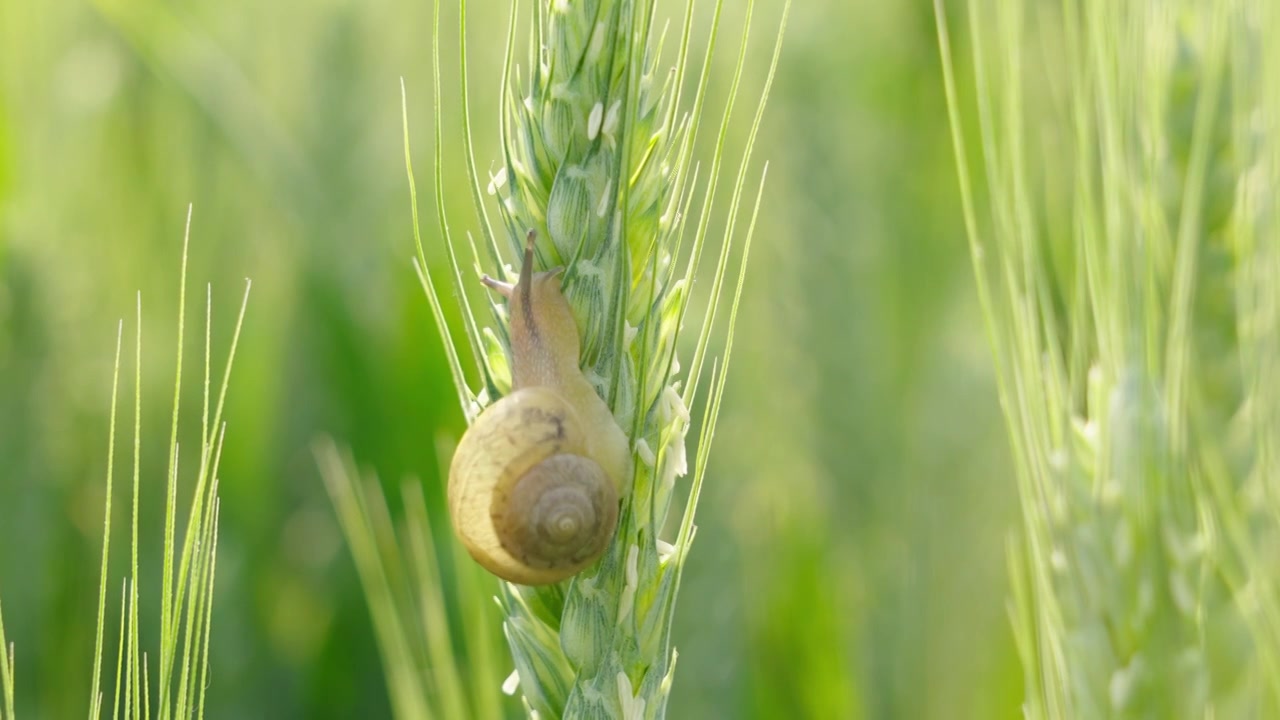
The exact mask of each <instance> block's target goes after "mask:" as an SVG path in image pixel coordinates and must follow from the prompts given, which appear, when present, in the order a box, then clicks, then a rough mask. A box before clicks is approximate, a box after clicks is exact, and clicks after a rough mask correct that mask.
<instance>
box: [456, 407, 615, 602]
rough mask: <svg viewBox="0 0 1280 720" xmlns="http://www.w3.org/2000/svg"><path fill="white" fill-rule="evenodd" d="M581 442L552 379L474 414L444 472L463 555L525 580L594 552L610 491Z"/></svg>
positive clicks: (551, 575)
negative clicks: (549, 383)
mask: <svg viewBox="0 0 1280 720" xmlns="http://www.w3.org/2000/svg"><path fill="white" fill-rule="evenodd" d="M589 452H590V449H589V445H588V438H587V436H586V433H585V432H584V431H583V428H582V421H581V418H579V417H578V413H577V411H576V410H575V409H574V408H573V406H572V405H570V404H569V403H568V402H567V401H566V400H565V399H564V398H563V397H562V396H561V395H560V394H559V393H556V392H555V391H554V390H552V389H549V388H546V387H539V386H534V387H529V388H524V389H522V390H517V391H516V392H514V393H512V394H511V395H508V396H507V397H505V398H503V399H502V400H501V401H500V402H498V403H497V404H495V405H494V406H493V407H491V408H490V409H489V410H488V411H487V412H485V413H484V414H483V415H481V416H480V418H479V419H478V420H477V421H476V423H475V424H474V425H473V426H472V427H471V429H470V430H469V431H467V434H466V435H465V436H464V437H463V440H462V444H460V445H459V446H458V452H457V453H456V454H455V455H454V460H453V466H452V467H451V468H450V472H449V476H450V478H451V480H450V483H449V510H450V513H451V514H452V516H453V518H454V525H455V527H457V528H458V529H459V535H460V537H461V539H462V542H463V545H464V546H465V547H466V548H467V551H468V552H469V553H470V554H471V556H472V557H473V558H475V559H476V561H477V562H479V563H480V564H481V565H483V566H484V567H485V569H487V570H488V571H489V572H491V573H493V574H495V575H497V576H499V577H501V578H504V579H506V580H510V581H511V582H515V583H520V584H523V585H542V584H547V583H553V582H558V581H560V580H563V579H565V578H567V577H569V576H571V575H574V574H576V573H578V572H579V571H581V570H582V569H583V568H585V567H586V566H588V565H590V564H591V563H592V562H594V561H595V559H596V558H597V557H599V555H600V554H601V553H602V552H604V549H605V548H606V547H607V546H608V544H609V541H610V540H611V539H612V538H613V530H614V527H615V526H616V525H617V520H618V491H617V488H616V487H615V485H614V483H613V481H612V480H611V479H610V478H609V477H608V475H607V474H606V473H605V471H604V469H603V468H602V467H601V466H600V464H599V463H597V462H596V461H595V460H593V459H591V457H589V455H588V453H589ZM454 479H462V480H463V481H461V482H455V481H454Z"/></svg>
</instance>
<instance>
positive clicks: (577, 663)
mask: <svg viewBox="0 0 1280 720" xmlns="http://www.w3.org/2000/svg"><path fill="white" fill-rule="evenodd" d="M788 9H789V5H788ZM722 11H723V2H717V3H716V6H715V11H714V17H713V20H712V25H711V28H710V31H709V35H708V48H707V55H706V57H705V58H704V60H703V62H702V68H701V71H700V72H699V73H698V74H697V75H696V82H695V87H694V89H693V98H692V109H691V110H688V111H685V110H683V109H682V108H683V107H684V103H683V102H682V100H683V98H682V90H683V89H684V87H685V85H686V76H687V75H688V74H689V68H690V66H691V60H690V56H689V55H690V54H689V47H690V37H691V33H692V31H693V26H694V22H693V20H694V7H693V3H689V4H688V6H687V8H686V13H685V17H684V22H683V26H682V29H681V35H680V39H679V46H678V49H677V52H676V59H675V62H674V66H673V67H671V68H669V69H666V68H665V66H664V65H663V64H662V62H663V53H662V48H663V39H664V38H665V33H658V32H657V31H656V29H655V27H654V16H655V3H654V2H653V1H652V0H642V1H640V2H634V1H624V0H598V1H597V2H564V1H563V0H554V1H552V2H538V3H537V4H536V5H535V6H534V7H533V8H532V10H531V12H530V16H529V22H530V27H531V31H530V37H529V40H528V48H527V50H528V59H527V64H525V65H523V66H521V65H518V64H517V63H516V61H515V47H516V42H515V35H516V32H515V28H516V25H517V21H518V19H519V18H520V17H521V14H520V10H519V7H518V5H513V8H512V15H511V21H510V26H509V30H508V34H507V39H506V45H507V61H506V64H505V67H506V70H505V72H504V75H503V79H502V88H501V90H502V98H503V107H502V111H501V120H500V126H501V129H502V157H501V162H500V165H499V168H500V169H499V170H498V171H497V172H496V173H495V174H494V175H493V176H492V177H490V178H488V179H487V182H483V183H482V181H481V178H480V177H479V175H478V174H477V172H476V170H475V168H476V163H475V159H474V157H475V154H474V149H473V145H474V143H473V140H472V134H471V130H470V128H469V113H470V109H469V102H468V90H467V84H466V83H467V71H466V42H465V41H466V18H467V11H466V3H465V0H464V1H463V2H462V3H461V8H460V16H461V24H460V27H459V33H460V37H461V38H462V42H461V46H462V51H461V71H462V97H461V104H462V110H463V118H464V125H468V127H464V131H463V132H464V138H465V143H464V145H465V150H466V156H467V161H468V171H469V177H470V194H471V195H472V198H473V200H474V203H475V206H476V209H477V212H478V217H479V220H480V223H479V226H480V238H479V240H478V241H477V240H475V238H474V236H473V235H471V234H470V233H468V234H467V243H466V244H465V245H464V246H462V247H458V245H457V244H456V243H455V241H454V239H453V237H454V231H453V228H452V227H451V225H450V223H449V222H448V220H447V217H446V215H445V213H444V212H443V208H444V205H445V199H444V190H445V184H444V182H443V180H442V178H443V170H442V160H441V154H440V152H439V151H438V152H437V154H436V164H435V180H436V183H435V186H436V188H435V195H436V204H437V209H438V211H439V218H440V231H441V234H442V235H443V236H444V238H445V243H446V247H447V248H448V256H449V260H450V268H449V270H450V275H451V281H452V282H453V283H454V284H455V285H456V290H457V292H458V294H459V296H460V297H461V298H462V303H463V318H464V333H463V335H464V337H465V342H466V345H467V348H468V349H469V351H470V354H471V356H472V357H473V358H474V359H475V361H476V367H477V370H478V373H479V379H480V390H479V391H478V392H472V391H471V389H470V388H469V386H468V385H467V383H466V380H465V371H464V369H463V363H462V359H461V358H462V353H461V352H460V351H459V350H458V348H457V347H456V346H455V344H454V342H453V340H452V337H453V336H452V334H451V331H450V329H449V327H448V326H447V324H446V323H445V320H444V317H445V315H444V311H443V308H442V305H441V301H440V297H439V294H438V292H437V291H436V288H435V284H434V281H433V280H432V278H431V275H430V273H429V272H427V267H426V254H425V251H424V250H423V247H422V242H421V239H420V237H421V236H420V233H419V232H418V230H417V217H416V199H415V200H414V212H415V223H414V224H415V237H417V238H418V269H419V272H420V278H421V280H422V282H423V286H424V289H425V290H426V293H427V296H428V298H429V300H430V303H431V306H432V309H433V313H434V316H435V318H436V321H437V323H438V326H439V329H440V332H441V334H442V336H443V337H444V338H445V340H446V352H447V354H448V357H449V363H450V367H451V369H452V373H453V377H454V381H455V384H456V386H457V390H458V396H459V400H460V402H461V403H462V405H463V408H464V409H465V411H466V413H467V416H468V418H469V419H470V418H474V417H475V416H476V415H478V414H479V412H480V411H481V410H482V409H483V408H484V407H486V406H487V405H488V404H489V403H492V402H493V401H495V400H497V399H498V398H499V397H501V396H502V395H503V394H505V393H506V392H507V391H508V390H509V389H510V384H511V379H510V376H509V370H508V362H507V353H508V349H507V346H506V344H507V335H506V327H505V323H506V318H505V314H504V309H503V307H502V306H501V305H500V304H499V303H497V302H495V301H494V300H493V299H492V298H490V299H489V300H488V301H486V302H485V306H486V307H487V310H488V314H489V317H491V318H493V320H494V321H493V322H492V323H491V326H490V328H488V329H484V330H482V329H481V326H482V324H483V322H482V321H481V320H480V319H478V317H477V313H476V311H474V310H473V308H472V305H471V301H470V300H469V299H468V295H469V294H471V293H473V292H475V290H476V288H478V282H477V281H478V279H479V275H480V270H481V268H482V266H487V268H488V270H489V272H490V273H491V274H495V275H498V276H502V275H503V274H506V275H507V276H508V277H512V274H511V272H510V270H509V269H506V265H505V262H504V258H514V257H517V256H518V255H519V250H520V249H521V248H520V246H521V243H523V241H524V238H525V236H526V232H527V231H528V230H534V231H536V237H537V244H536V248H535V257H536V265H537V267H538V269H543V268H547V267H551V266H560V267H563V268H564V269H565V271H564V275H563V280H562V281H563V285H564V288H565V295H566V297H567V298H568V300H569V303H570V305H571V307H572V309H573V314H574V317H575V319H576V321H577V324H578V327H579V332H580V335H581V339H582V362H581V364H582V368H583V371H584V373H585V375H586V376H587V378H588V379H589V380H590V381H591V383H592V384H593V385H594V387H595V388H596V390H597V392H598V393H599V395H600V397H602V398H603V399H604V400H605V401H606V402H607V403H608V405H609V407H610V408H611V409H612V411H613V414H614V417H615V419H616V420H617V421H618V423H619V425H620V426H621V427H622V428H623V429H624V430H625V431H626V432H627V433H628V436H629V438H630V441H631V447H632V451H633V459H634V462H635V472H634V480H633V483H632V487H631V491H630V494H629V495H628V496H627V497H625V498H624V500H623V506H622V513H621V516H620V520H619V528H618V530H617V534H616V536H615V538H614V541H613V543H612V544H611V545H610V547H609V549H608V550H607V551H606V552H605V554H604V556H603V557H602V558H601V560H600V562H599V563H598V564H597V565H595V566H594V567H592V568H590V569H588V570H586V571H584V572H583V573H581V574H580V575H578V576H576V577H575V578H573V579H572V580H571V581H569V582H566V583H562V584H560V585H557V586H552V587H550V588H539V589H533V588H526V587H519V586H516V585H511V584H506V583H504V584H503V585H502V586H501V589H500V593H499V602H500V605H501V607H502V612H503V615H504V617H505V621H504V630H505V634H506V637H507V640H508V644H509V646H510V648H511V652H512V656H513V660H514V664H515V667H516V673H515V675H514V676H513V679H516V680H518V687H519V691H520V693H521V695H522V699H523V702H524V705H525V708H526V710H527V711H528V713H529V714H530V715H531V716H535V717H539V718H560V717H573V718H596V717H602V718H603V717H611V718H614V717H616V718H656V717H663V716H664V713H665V708H666V702H667V697H668V693H669V692H670V688H671V682H672V677H673V672H674V667H675V659H676V654H675V651H674V650H673V649H672V647H671V637H670V631H671V619H672V615H673V612H674V608H675V602H676V595H677V593H678V590H679V586H680V575H681V572H682V570H683V568H684V563H685V559H686V558H687V555H688V552H689V548H690V545H691V544H692V541H693V536H694V527H695V526H694V514H695V511H696V508H697V504H698V499H699V492H700V489H701V485H702V482H703V480H704V473H705V469H706V458H707V453H708V451H709V449H710V446H711V440H712V437H713V436H714V433H715V420H716V416H717V412H718V410H719V407H720V402H721V399H722V397H723V393H724V388H725V378H726V374H725V371H724V368H725V366H726V364H727V362H728V360H729V356H730V353H731V349H732V341H733V325H734V322H735V320H736V316H737V309H738V300H739V298H740V294H741V291H742V284H743V280H744V277H745V270H746V258H747V256H748V254H749V249H750V244H751V238H752V231H753V229H754V227H755V212H754V211H753V212H752V214H751V216H750V218H749V219H748V220H747V221H746V228H745V230H744V231H740V230H739V228H738V225H737V222H738V217H739V214H740V213H739V211H740V210H741V208H742V205H743V193H744V190H745V185H746V178H747V172H748V169H749V166H750V159H751V152H752V149H753V147H754V141H755V137H756V132H757V130H758V128H759V125H760V121H761V113H762V111H763V107H764V102H765V99H766V98H767V95H768V91H769V86H770V85H771V83H772V79H773V73H774V69H775V68H776V66H777V61H778V53H779V50H780V42H781V37H782V32H781V30H780V31H779V33H778V35H777V40H778V42H777V43H776V44H775V47H774V52H773V55H772V59H771V64H770V70H769V75H768V79H767V80H766V82H765V85H764V88H763V90H762V92H761V95H760V100H759V103H758V104H757V107H756V111H755V113H754V117H753V118H752V121H751V130H750V135H749V138H748V140H747V143H746V146H745V148H744V151H743V158H742V161H741V163H740V166H739V169H738V172H737V173H736V175H735V176H734V177H733V179H732V181H731V185H730V190H731V192H730V196H731V197H730V200H729V207H728V209H727V213H726V217H727V219H728V222H727V230H726V238H725V241H724V243H723V244H722V246H721V249H720V252H719V254H718V256H717V257H716V259H715V264H714V268H713V270H712V271H711V272H710V273H707V272H705V270H704V269H703V268H702V260H703V256H704V253H705V251H706V249H707V248H708V236H709V234H710V233H709V227H710V221H711V218H712V217H713V214H714V212H713V211H714V208H713V202H714V200H715V199H716V198H717V188H718V181H719V180H720V177H721V175H722V173H723V172H724V170H723V166H724V160H725V147H726V139H727V135H728V129H729V127H730V118H731V116H732V114H733V109H734V102H735V100H736V98H737V95H738V90H739V83H740V80H741V77H742V73H743V67H744V63H745V58H746V50H747V47H748V35H749V33H750V23H751V18H752V13H753V11H754V2H748V3H747V4H746V6H745V13H746V24H745V26H744V29H743V35H742V38H741V44H740V46H739V50H738V55H737V62H736V65H735V70H734V76H733V79H732V84H731V86H730V93H729V100H728V105H727V106H726V108H725V109H724V110H725V112H724V120H723V121H722V123H721V125H720V127H719V129H718V132H717V134H716V136H715V137H716V139H715V144H714V151H713V158H712V161H711V167H710V170H709V172H708V173H707V175H706V178H707V180H706V183H705V186H704V187H702V188H701V201H700V205H699V209H698V212H697V224H696V226H694V227H689V224H690V223H689V219H690V218H691V212H690V208H691V207H694V203H695V201H696V200H697V199H698V198H697V197H696V196H697V195H698V193H697V192H696V190H697V189H698V186H697V182H696V174H697V173H696V172H695V171H694V168H693V164H692V157H693V140H694V138H695V137H696V136H697V134H698V126H699V121H700V119H701V117H702V116H703V114H704V104H705V102H706V97H707V85H708V81H709V77H710V71H711V59H712V54H713V53H714V51H715V48H716V41H717V38H718V34H719V28H720V18H721V14H722ZM785 13H786V10H784V15H783V25H784V26H785V17H786V15H785ZM439 33H440V25H439V6H438V5H437V7H436V22H435V27H434V38H435V40H436V43H435V46H436V48H438V47H439V42H438V41H439ZM435 68H436V106H437V108H439V107H440V105H441V100H440V92H439V88H440V77H439V68H440V61H439V54H438V49H437V54H436V57H435ZM407 133H408V130H407V119H406V138H407ZM442 145H443V141H442V130H441V128H440V125H439V123H437V126H436V146H437V149H438V150H439V148H440V147H441V146H442ZM407 159H408V152H407V139H406V160H407ZM409 175H410V182H411V192H414V191H413V190H412V178H413V171H412V168H411V167H410V168H409ZM482 185H487V189H488V192H489V194H490V195H493V196H494V197H495V198H496V201H497V202H496V205H497V207H496V218H497V222H494V221H493V220H492V213H491V212H490V211H489V210H488V208H487V205H486V202H485V197H484V194H483V192H482ZM762 187H763V177H762V178H761V188H762ZM414 194H415V195H416V193H414ZM758 206H759V195H757V196H756V201H755V205H754V207H756V208H758ZM739 233H741V234H742V235H743V236H744V237H743V240H742V246H743V247H742V256H741V261H740V262H741V264H740V265H739V267H738V270H737V272H736V280H735V279H734V278H733V275H734V273H731V272H730V258H731V248H732V245H733V240H734V239H735V238H736V237H738V235H739ZM687 234H691V235H692V238H691V241H690V242H689V246H688V247H687V248H684V247H683V242H684V240H685V239H686V235H687ZM459 255H468V256H469V257H470V258H471V260H472V261H473V262H474V264H475V266H476V268H475V270H476V272H475V274H474V275H472V274H470V273H465V272H464V271H463V262H462V261H460V260H459ZM482 258H483V259H482ZM682 263H683V267H681V264H682ZM708 280H709V281H710V287H709V288H708V295H709V300H708V302H707V304H706V306H705V307H703V308H701V309H700V310H698V311H697V312H698V313H699V314H700V315H701V318H699V319H698V322H699V326H698V334H697V339H696V343H695V347H694V352H693V356H692V361H691V363H690V365H689V366H688V368H687V371H685V372H681V367H680V363H679V362H678V361H677V359H676V347H677V342H678V339H679V335H680V332H681V329H682V328H683V326H684V325H685V323H686V320H687V316H688V314H689V312H690V311H691V310H694V308H693V307H691V303H690V296H691V288H692V285H693V283H694V282H695V281H703V282H705V281H708ZM728 285H732V287H731V288H730V287H727V286H728ZM721 303H727V305H728V317H727V318H719V319H721V320H722V321H723V322H722V324H717V319H718V314H719V313H720V312H721V310H722V309H723V308H722V306H721ZM717 328H721V329H720V330H719V331H717ZM717 332H720V333H723V334H722V335H720V336H719V337H718V338H717ZM713 339H718V340H721V341H723V343H724V349H723V351H722V357H721V359H720V361H719V364H718V365H717V364H713V366H712V368H711V370H710V381H709V383H708V384H705V385H704V383H703V372H704V370H706V365H707V363H708V358H709V357H710V354H711V348H712V341H713ZM695 402H700V403H702V404H704V405H705V407H706V411H705V413H704V415H703V418H702V426H701V428H700V430H699V433H698V438H697V446H696V447H697V449H696V452H695V454H694V457H693V459H692V462H690V459H689V458H688V454H687V451H686V447H685V439H686V436H687V434H688V433H689V432H690V427H691V414H690V411H689V408H690V407H691V406H692V405H693V404H694V403H695ZM690 472H691V474H692V482H691V485H690V488H689V495H688V499H687V501H686V502H685V504H684V508H683V512H682V514H681V516H680V523H679V529H678V531H677V532H676V533H675V535H674V536H673V537H671V538H670V541H669V542H668V541H664V540H663V539H662V537H661V535H662V531H663V527H664V525H665V523H666V518H667V515H668V511H669V509H670V507H671V505H672V502H673V498H674V493H675V486H676V481H677V478H679V477H681V476H683V475H685V474H686V473H690ZM506 689H507V690H508V691H511V692H514V690H515V687H514V683H508V684H507V686H506Z"/></svg>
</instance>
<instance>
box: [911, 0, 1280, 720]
mask: <svg viewBox="0 0 1280 720" xmlns="http://www.w3.org/2000/svg"><path fill="white" fill-rule="evenodd" d="M935 10H936V15H937V18H938V29H939V40H940V45H941V48H942V51H943V59H944V68H945V71H946V75H945V77H946V80H947V94H948V104H949V107H950V111H951V124H952V130H953V139H954V144H955V148H956V156H957V161H958V166H959V171H960V182H961V190H962V195H963V199H964V207H965V221H966V226H967V233H968V235H969V239H970V248H971V251H972V258H973V265H974V271H975V276H976V278H977V280H978V289H979V295H980V300H981V302H982V305H983V309H984V314H985V316H986V320H987V330H988V333H989V339H990V342H991V345H992V349H993V354H994V358H995V361H996V365H997V375H998V379H999V388H1000V400H1001V404H1002V407H1003V410H1004V413H1005V416H1006V419H1007V422H1008V426H1009V432H1010V438H1011V446H1012V449H1013V452H1014V458H1015V462H1016V468H1017V476H1018V483H1019V493H1020V496H1021V500H1022V510H1023V512H1022V515H1023V528H1022V532H1021V533H1020V537H1019V538H1018V539H1017V540H1016V541H1015V542H1014V543H1012V545H1011V557H1010V565H1011V572H1012V575H1013V583H1014V597H1013V603H1012V613H1013V617H1014V624H1015V630H1016V633H1017V638H1018V641H1019V648H1020V652H1021V656H1022V660H1023V666H1024V670H1025V673H1026V684H1027V695H1028V697H1027V703H1026V711H1027V714H1028V716H1029V717H1033V718H1078V717H1116V718H1130V717H1133V718H1139V717H1160V718H1203V717H1270V716H1273V715H1274V714H1275V713H1276V712H1277V708H1278V707H1280V706H1278V705H1277V702H1280V665H1278V664H1277V649H1280V634H1278V633H1277V628H1280V625H1277V618H1280V614H1278V611H1280V604H1278V603H1277V594H1276V591H1277V582H1278V581H1280V572H1277V571H1276V570H1275V562H1274V561H1275V558H1276V547H1277V546H1276V542H1277V540H1278V539H1280V532H1277V531H1278V530H1280V523H1278V522H1277V520H1278V519H1280V515H1277V514H1276V512H1275V511H1276V508H1277V507H1280V506H1277V504H1276V502H1275V498H1276V496H1275V494H1274V487H1275V483H1276V479H1277V478H1278V477H1280V465H1277V456H1276V454H1275V452H1274V450H1275V447H1276V445H1275V443H1276V439H1277V436H1276V431H1277V426H1276V424H1275V412H1276V411H1275V408H1276V407H1277V405H1278V404H1280V395H1277V385H1276V382H1277V380H1278V379H1280V373H1277V362H1276V354H1275V350H1276V347H1277V342H1280V325H1278V324H1277V322H1276V319H1277V315H1276V308H1277V306H1278V304H1280V273H1278V272H1277V269H1278V268H1277V264H1276V251H1277V247H1278V244H1280V237H1278V236H1277V229H1278V226H1277V224H1276V216H1275V213H1276V208H1275V200H1274V198H1275V192H1276V188H1278V187H1280V183H1277V180H1280V173H1278V172H1277V168H1278V165H1277V162H1276V152H1277V148H1278V147H1280V134H1278V132H1277V131H1278V130H1280V124H1278V123H1277V118H1280V113H1277V102H1278V101H1277V97H1276V95H1277V91H1276V88H1280V84H1277V82H1276V81H1277V80H1278V79H1280V75H1277V74H1276V71H1277V62H1278V58H1280V53H1277V51H1276V50H1275V49H1273V48H1272V47H1270V46H1271V45H1272V44H1271V43H1268V42H1267V41H1266V40H1265V38H1267V37H1269V36H1270V33H1273V32H1274V31H1275V29H1276V28H1277V26H1276V17H1275V16H1276V12H1275V10H1274V9H1272V8H1269V7H1267V6H1266V4H1263V3H1252V2H1249V1H1248V0H1219V1H1217V2H1208V3H1193V2H1173V3H1168V2H1156V1H1138V2H1129V3H1112V2H1109V1H1108V0H1067V1H1066V2H1063V3H1061V4H1060V5H1058V6H1050V5H1043V4H1039V3H1021V2H1000V1H998V0H977V1H975V2H973V3H971V4H970V5H969V18H968V20H969V22H968V29H969V31H970V33H971V35H972V41H973V48H974V49H973V56H972V62H973V73H974V81H975V93H974V99H975V101H976V107H977V113H978V124H979V130H980V140H979V142H978V153H979V155H980V157H981V167H982V175H981V177H982V179H983V180H985V184H986V187H985V191H986V197H985V201H986V204H985V206H984V205H983V204H982V202H981V200H980V191H979V189H975V188H974V187H973V185H972V184H971V176H970V171H969V169H968V155H969V153H968V148H967V146H966V142H965V139H964V133H963V127H962V122H961V117H962V111H961V99H960V97H959V94H958V92H957V85H958V83H957V80H956V69H955V65H954V62H953V58H952V55H951V50H950V46H949V38H948V35H947V32H946V22H945V13H944V11H943V8H942V2H941V0H935ZM1268 31H1270V33H1269V32H1268Z"/></svg>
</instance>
